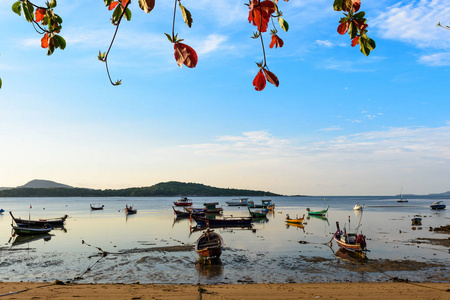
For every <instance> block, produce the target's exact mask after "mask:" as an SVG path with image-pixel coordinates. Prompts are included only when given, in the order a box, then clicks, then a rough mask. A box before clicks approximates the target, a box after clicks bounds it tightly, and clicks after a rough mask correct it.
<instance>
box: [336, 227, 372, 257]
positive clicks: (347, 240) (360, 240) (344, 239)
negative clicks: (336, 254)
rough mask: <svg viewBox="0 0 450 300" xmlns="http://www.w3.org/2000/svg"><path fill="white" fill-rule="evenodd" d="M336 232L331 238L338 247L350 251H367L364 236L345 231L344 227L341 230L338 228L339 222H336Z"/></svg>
mask: <svg viewBox="0 0 450 300" xmlns="http://www.w3.org/2000/svg"><path fill="white" fill-rule="evenodd" d="M336 227H337V230H336V233H335V234H334V236H333V239H334V240H335V241H336V243H337V244H338V246H339V247H340V248H343V249H345V250H348V251H352V252H364V251H367V244H366V236H365V235H362V234H357V233H347V231H346V229H345V228H344V230H343V231H342V230H341V229H340V228H339V222H336Z"/></svg>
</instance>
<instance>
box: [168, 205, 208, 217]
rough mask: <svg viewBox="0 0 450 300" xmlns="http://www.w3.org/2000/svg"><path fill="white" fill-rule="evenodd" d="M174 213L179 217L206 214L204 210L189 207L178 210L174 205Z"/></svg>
mask: <svg viewBox="0 0 450 300" xmlns="http://www.w3.org/2000/svg"><path fill="white" fill-rule="evenodd" d="M172 209H173V213H174V214H175V215H176V216H177V218H189V217H190V216H191V214H192V215H197V216H204V215H205V212H204V211H203V209H202V210H189V209H188V208H186V207H185V208H184V209H185V210H184V211H181V210H176V209H175V207H173V206H172Z"/></svg>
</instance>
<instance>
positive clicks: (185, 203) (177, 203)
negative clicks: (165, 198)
mask: <svg viewBox="0 0 450 300" xmlns="http://www.w3.org/2000/svg"><path fill="white" fill-rule="evenodd" d="M173 204H175V206H191V205H192V200H191V199H188V198H187V197H183V198H180V199H178V200H177V201H175V202H174V203H173Z"/></svg>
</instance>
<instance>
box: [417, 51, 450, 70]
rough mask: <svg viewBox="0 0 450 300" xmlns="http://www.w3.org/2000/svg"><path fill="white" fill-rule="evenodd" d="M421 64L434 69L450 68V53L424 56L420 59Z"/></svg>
mask: <svg viewBox="0 0 450 300" xmlns="http://www.w3.org/2000/svg"><path fill="white" fill-rule="evenodd" d="M419 62H420V63H421V64H424V65H427V66H433V67H441V66H450V52H443V53H436V54H430V55H423V56H421V57H420V58H419Z"/></svg>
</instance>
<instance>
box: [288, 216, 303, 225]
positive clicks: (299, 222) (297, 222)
mask: <svg viewBox="0 0 450 300" xmlns="http://www.w3.org/2000/svg"><path fill="white" fill-rule="evenodd" d="M304 219H305V215H304V214H303V217H301V218H299V217H298V216H296V218H295V219H291V217H290V216H289V214H286V223H289V224H303V220H304Z"/></svg>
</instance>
